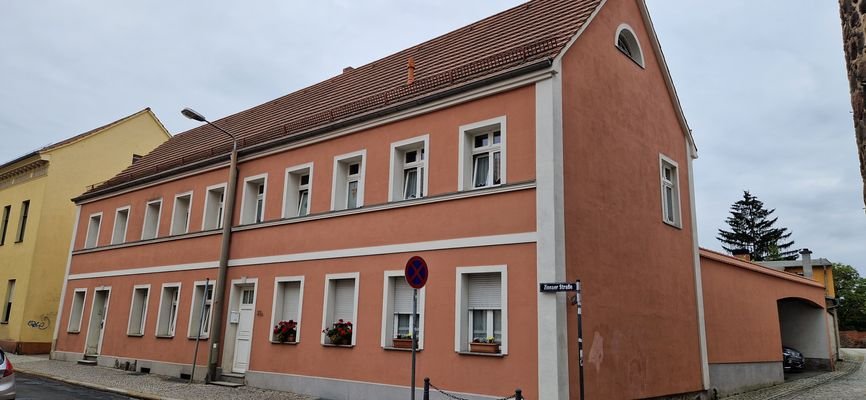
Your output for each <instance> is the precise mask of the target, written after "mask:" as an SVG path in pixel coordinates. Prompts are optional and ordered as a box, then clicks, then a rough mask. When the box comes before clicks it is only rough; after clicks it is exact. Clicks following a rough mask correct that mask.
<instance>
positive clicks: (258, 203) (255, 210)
mask: <svg viewBox="0 0 866 400" xmlns="http://www.w3.org/2000/svg"><path fill="white" fill-rule="evenodd" d="M267 181H268V176H267V175H258V176H252V177H249V178H246V179H244V198H243V206H242V207H241V224H257V223H259V222H262V221H264V220H265V186H266V185H267Z"/></svg>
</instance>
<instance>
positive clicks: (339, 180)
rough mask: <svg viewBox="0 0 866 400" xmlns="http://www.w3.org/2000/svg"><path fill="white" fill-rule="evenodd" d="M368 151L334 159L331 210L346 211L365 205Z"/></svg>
mask: <svg viewBox="0 0 866 400" xmlns="http://www.w3.org/2000/svg"><path fill="white" fill-rule="evenodd" d="M366 155H367V151H366V150H361V151H358V152H355V153H350V154H343V155H341V156H337V157H334V185H333V186H334V187H333V192H332V195H331V209H333V210H346V209H352V208H358V207H361V206H363V205H364V168H365V166H364V158H365V157H366Z"/></svg>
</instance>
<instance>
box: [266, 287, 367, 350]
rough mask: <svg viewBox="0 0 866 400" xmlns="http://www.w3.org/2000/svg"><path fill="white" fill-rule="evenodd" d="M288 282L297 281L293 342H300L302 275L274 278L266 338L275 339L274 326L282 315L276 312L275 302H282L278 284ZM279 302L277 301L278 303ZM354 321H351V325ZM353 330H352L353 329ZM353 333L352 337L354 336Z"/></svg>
mask: <svg viewBox="0 0 866 400" xmlns="http://www.w3.org/2000/svg"><path fill="white" fill-rule="evenodd" d="M290 282H298V283H299V290H298V309H297V310H296V311H297V313H296V314H297V316H298V317H297V319H296V320H295V322H296V323H297V326H296V327H295V329H296V330H297V333H296V334H295V343H300V342H301V321H302V319H301V317H302V315H301V314H302V312H303V310H304V277H303V276H278V277H276V278H274V299H273V302H272V303H271V304H272V305H273V306H272V307H271V329H269V330H268V335H269V337H268V340H270V341H272V342H275V341H276V340H277V338H276V335H274V327H275V326H277V323H278V322H280V321H283V319H282V316H281V315H278V313H277V304H281V303H282V301H281V300H282V298H281V297H280V284H281V283H290ZM278 302H279V303H278ZM280 307H281V306H280ZM354 324H355V323H354V322H352V325H354ZM353 332H354V330H353ZM354 336H355V335H354V333H353V334H352V337H353V338H354Z"/></svg>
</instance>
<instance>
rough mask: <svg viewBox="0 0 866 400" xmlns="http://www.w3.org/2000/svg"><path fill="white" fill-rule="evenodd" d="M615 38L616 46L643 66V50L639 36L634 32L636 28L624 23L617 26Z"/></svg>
mask: <svg viewBox="0 0 866 400" xmlns="http://www.w3.org/2000/svg"><path fill="white" fill-rule="evenodd" d="M615 38H616V39H615V40H616V43H615V45H616V48H617V49H619V51H621V52H623V54H625V55H626V56H628V58H631V59H632V61H634V62H636V63H637V65H640V66H641V67H643V66H644V63H643V52H642V51H641V48H640V42H638V41H637V36H635V34H634V30H633V29H631V27H630V26H628V25H627V24H622V25H620V26H619V28H617V30H616V36H615Z"/></svg>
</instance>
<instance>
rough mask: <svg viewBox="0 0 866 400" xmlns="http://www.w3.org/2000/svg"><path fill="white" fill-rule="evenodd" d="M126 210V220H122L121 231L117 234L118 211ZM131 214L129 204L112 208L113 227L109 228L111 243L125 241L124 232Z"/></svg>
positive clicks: (127, 228) (126, 230)
mask: <svg viewBox="0 0 866 400" xmlns="http://www.w3.org/2000/svg"><path fill="white" fill-rule="evenodd" d="M124 211H126V220H125V221H124V222H123V232H122V233H120V234H119V235H118V225H117V222H118V217H119V216H120V213H122V212H124ZM131 215H132V208H131V207H130V206H125V207H119V208H118V209H117V210H114V227H113V228H112V230H111V244H121V243H126V233H127V232H128V231H129V217H130V216H131Z"/></svg>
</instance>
